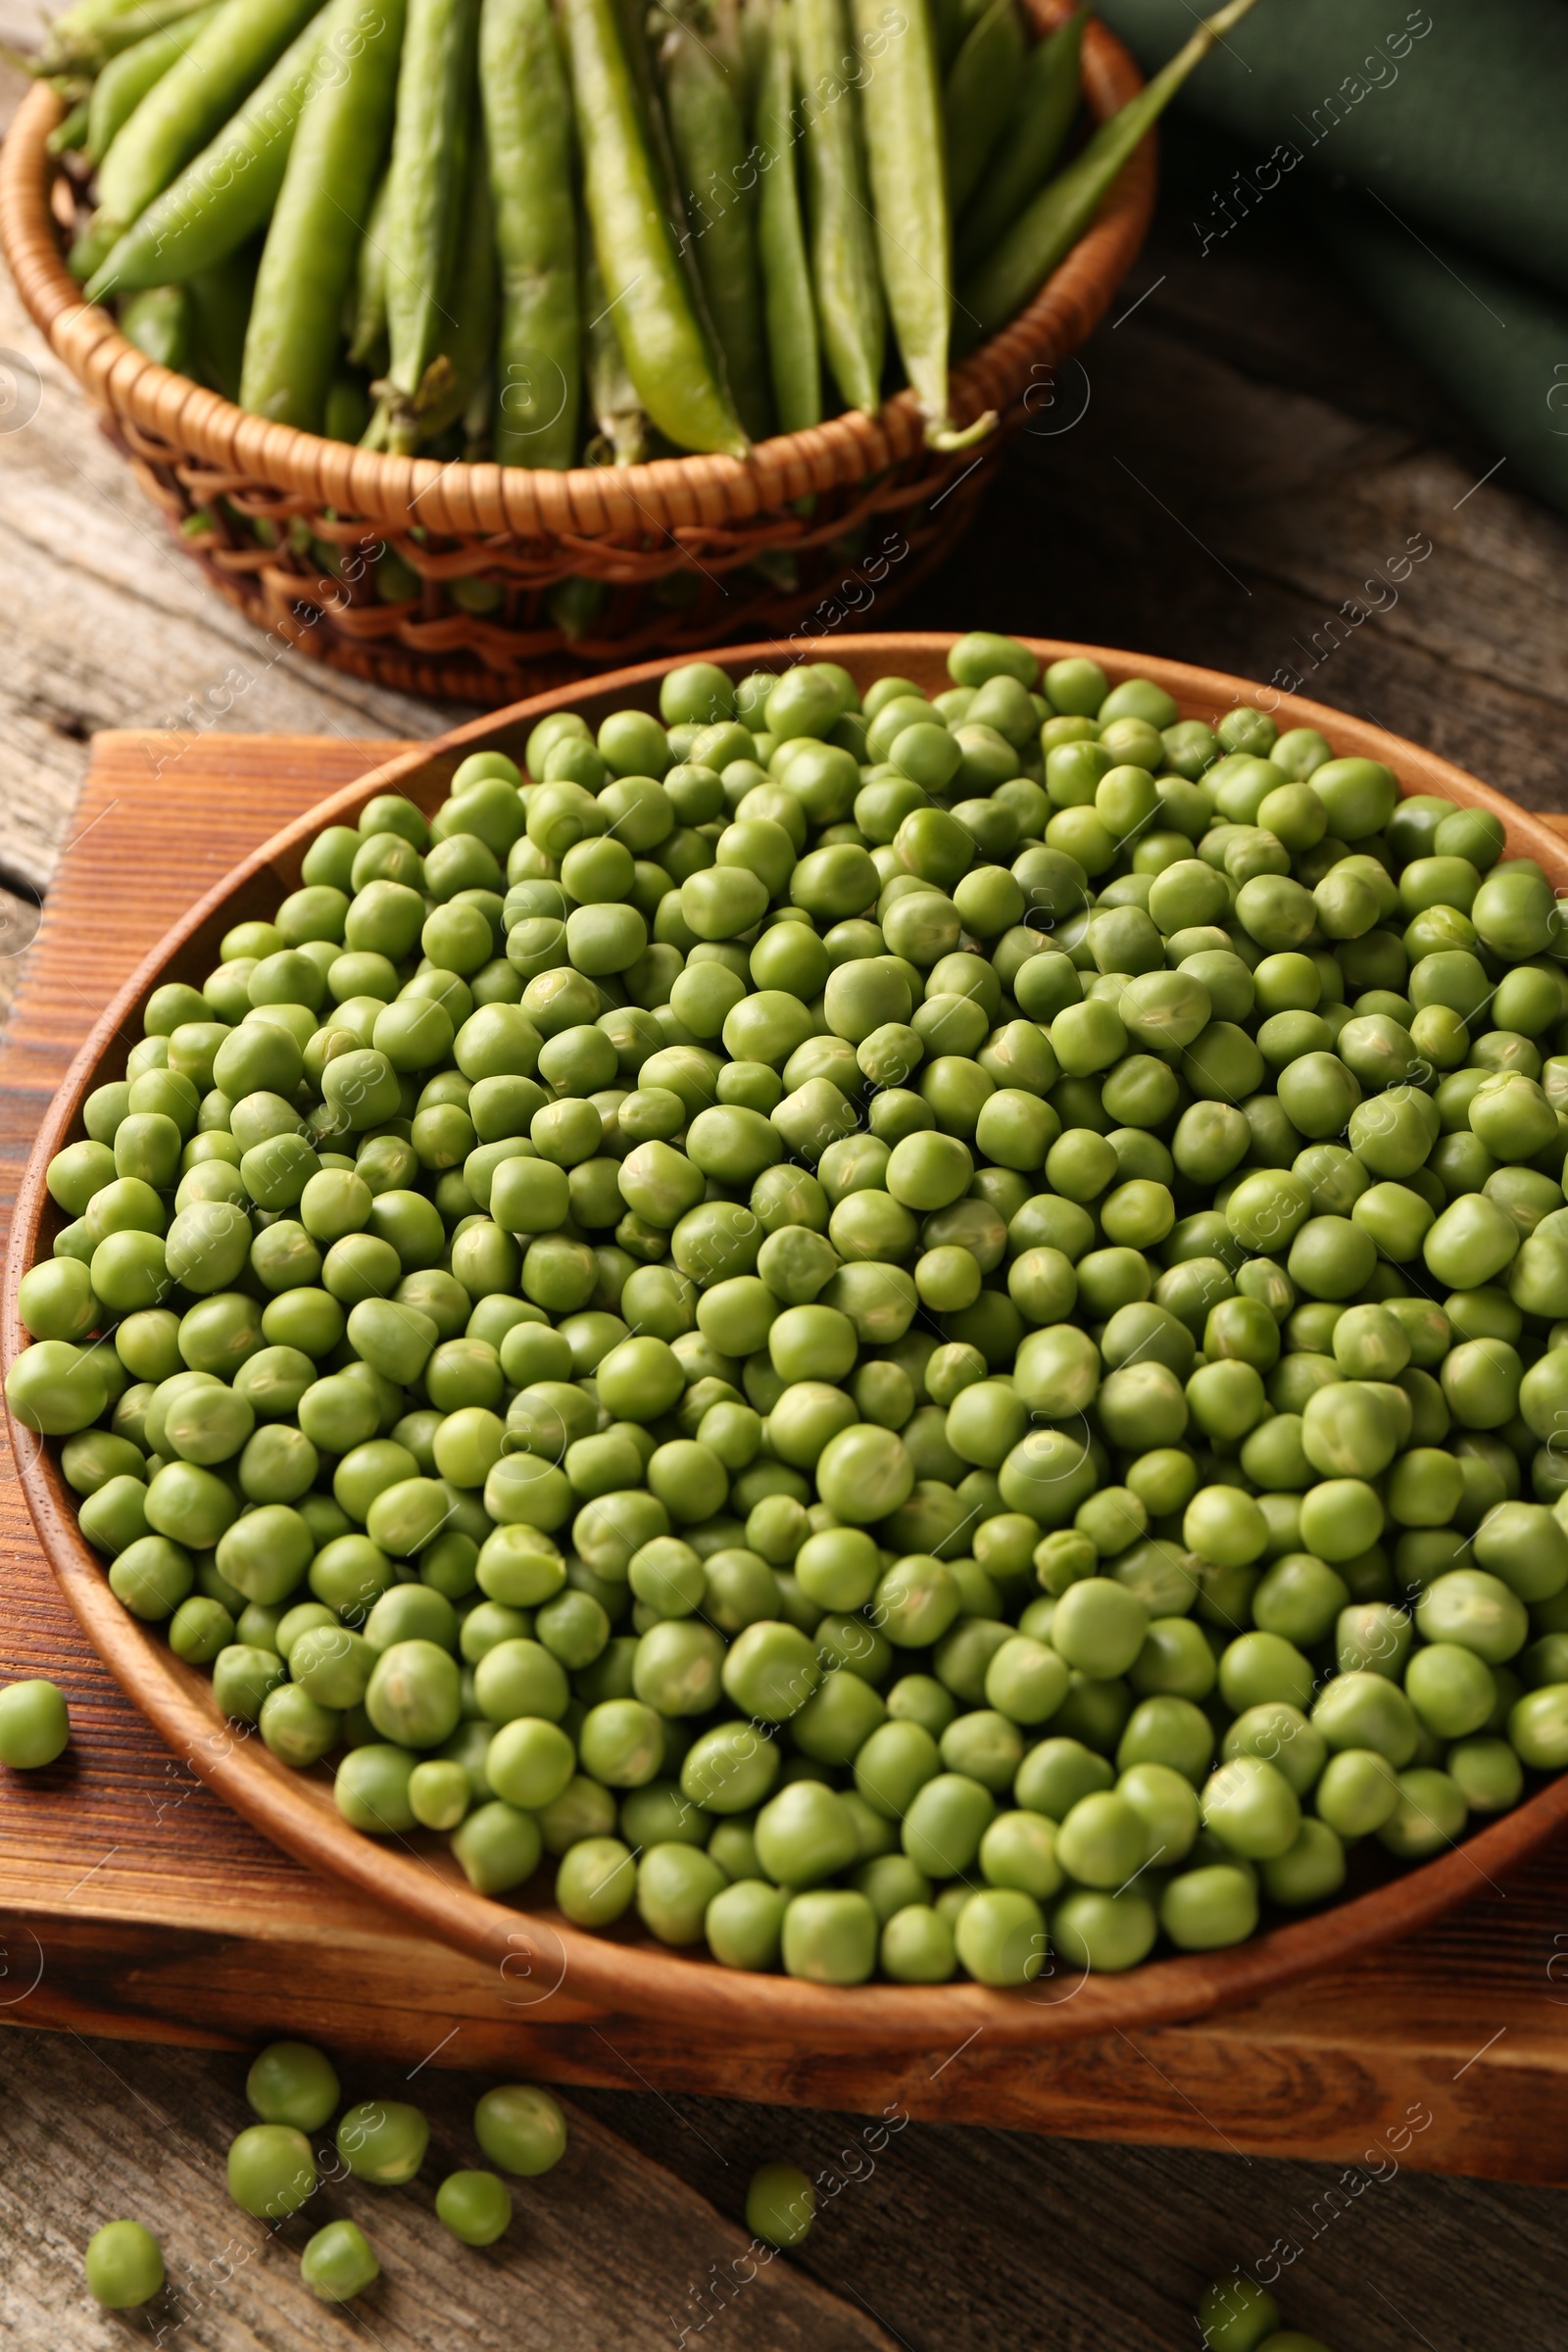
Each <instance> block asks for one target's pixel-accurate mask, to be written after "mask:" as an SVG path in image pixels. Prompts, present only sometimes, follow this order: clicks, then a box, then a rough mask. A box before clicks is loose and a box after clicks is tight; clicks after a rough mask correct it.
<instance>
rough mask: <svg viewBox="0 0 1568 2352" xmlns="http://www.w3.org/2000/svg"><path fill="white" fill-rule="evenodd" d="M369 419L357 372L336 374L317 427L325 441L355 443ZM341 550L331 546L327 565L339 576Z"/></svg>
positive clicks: (366, 400)
mask: <svg viewBox="0 0 1568 2352" xmlns="http://www.w3.org/2000/svg"><path fill="white" fill-rule="evenodd" d="M369 421H370V402H369V396H368V393H367V391H366V389H365V386H364V384H363V383H362V382H361V381H360V379H359V377H358V376H357V375H337V376H334V377H333V379H332V389H331V390H330V392H328V394H327V396H326V408H325V410H324V412H323V414H322V417H321V431H322V433H323V434H324V436H325V438H326V439H327V440H328V441H348V442H352V443H357V442H358V441H359V439H360V437H361V435H362V434H363V433H364V431H365V428H366V426H367V425H368V423H369ZM342 565H343V551H342V549H341V548H333V549H332V551H331V560H330V562H329V564H328V568H329V569H332V570H335V572H336V573H337V576H338V577H339V578H341V577H342Z"/></svg>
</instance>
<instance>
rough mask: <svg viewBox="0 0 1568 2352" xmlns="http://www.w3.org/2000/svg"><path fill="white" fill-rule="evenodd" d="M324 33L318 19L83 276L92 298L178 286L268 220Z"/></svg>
mask: <svg viewBox="0 0 1568 2352" xmlns="http://www.w3.org/2000/svg"><path fill="white" fill-rule="evenodd" d="M322 38H323V19H322V18H321V17H315V18H313V19H312V21H311V23H310V24H309V25H306V27H305V29H304V31H303V32H301V33H300V34H298V36H297V37H296V38H295V39H294V40H293V41H292V42H291V43H290V44H289V46H288V48H287V49H285V50H284V52H283V54H282V56H281V57H280V58H279V59H278V61H277V63H276V65H275V66H274V67H273V68H272V71H271V72H270V73H269V74H268V75H267V78H266V79H265V80H264V81H262V82H259V83H258V84H257V86H256V88H255V89H254V90H253V91H252V92H251V94H250V96H249V98H247V99H246V101H245V104H244V105H243V106H242V107H241V108H240V109H239V112H238V113H237V114H236V115H234V116H233V117H232V119H231V120H230V121H229V122H227V123H224V124H223V127H222V129H221V131H220V132H219V133H218V136H217V137H216V138H215V139H214V140H212V142H211V143H210V144H209V145H208V146H207V147H204V148H203V150H202V152H201V154H200V155H198V156H197V157H196V158H195V159H194V161H192V162H191V163H189V164H187V165H186V167H185V169H184V171H183V172H181V173H180V175H179V177H178V178H177V179H176V180H175V181H174V182H173V184H172V186H171V187H168V188H166V189H165V190H164V193H163V194H162V195H161V196H160V197H158V198H157V199H156V201H155V202H154V203H152V204H150V205H149V206H148V207H147V210H146V211H145V212H144V213H143V214H142V216H141V219H140V220H139V221H137V222H136V225H135V227H134V228H132V229H130V230H129V231H128V232H127V233H126V234H125V235H124V236H123V237H122V238H121V240H120V242H119V244H118V245H117V246H116V247H115V249H114V251H113V252H112V253H111V254H110V256H109V258H108V260H107V261H106V262H105V263H104V265H103V267H102V269H100V270H98V271H97V273H96V274H95V275H94V276H93V277H90V278H89V279H88V281H87V288H86V291H87V298H88V300H89V301H90V302H101V301H102V299H103V297H104V296H105V295H106V294H110V293H115V292H125V291H127V290H128V289H129V288H131V287H133V286H156V285H164V284H166V283H167V284H180V285H183V284H184V283H185V281H186V280H187V279H188V278H192V277H194V276H195V275H196V273H197V271H198V270H210V269H212V268H213V266H214V264H215V263H218V262H221V261H222V260H224V259H225V257H226V256H227V255H229V254H231V253H234V252H236V251H237V250H238V248H239V247H240V246H241V245H243V244H244V242H245V240H246V238H247V237H249V236H252V235H254V233H255V232H256V230H257V229H259V228H260V227H261V226H262V225H263V223H264V222H265V221H268V220H270V217H271V211H272V207H273V205H274V204H275V203H276V202H277V191H278V189H279V188H280V187H281V186H282V184H283V168H284V166H285V165H286V163H287V162H288V151H289V146H290V143H291V142H292V140H293V137H294V126H295V124H296V123H297V122H298V121H299V116H300V109H301V107H303V105H304V104H305V101H306V99H307V98H308V97H309V95H310V91H311V85H312V81H313V78H314V76H315V73H316V66H317V60H318V58H319V55H320V51H321V43H322Z"/></svg>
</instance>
